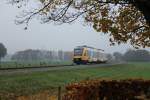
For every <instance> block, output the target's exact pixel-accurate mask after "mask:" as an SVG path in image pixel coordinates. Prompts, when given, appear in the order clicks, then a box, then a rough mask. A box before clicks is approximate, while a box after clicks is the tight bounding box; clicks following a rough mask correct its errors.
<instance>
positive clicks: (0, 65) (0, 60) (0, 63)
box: [0, 58, 1, 68]
mask: <svg viewBox="0 0 150 100" xmlns="http://www.w3.org/2000/svg"><path fill="white" fill-rule="evenodd" d="M0 68H1V58H0Z"/></svg>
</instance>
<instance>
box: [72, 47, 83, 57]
mask: <svg viewBox="0 0 150 100" xmlns="http://www.w3.org/2000/svg"><path fill="white" fill-rule="evenodd" d="M82 52H83V48H77V49H74V56H81V55H82Z"/></svg>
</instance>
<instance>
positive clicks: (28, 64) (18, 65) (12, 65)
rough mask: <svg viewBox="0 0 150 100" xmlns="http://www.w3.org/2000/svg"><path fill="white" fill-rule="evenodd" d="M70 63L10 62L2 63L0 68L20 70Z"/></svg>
mask: <svg viewBox="0 0 150 100" xmlns="http://www.w3.org/2000/svg"><path fill="white" fill-rule="evenodd" d="M70 64H72V61H46V60H45V61H10V62H2V63H1V66H0V68H21V67H35V66H41V67H42V66H52V65H70Z"/></svg>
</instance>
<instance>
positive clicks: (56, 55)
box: [11, 49, 73, 61]
mask: <svg viewBox="0 0 150 100" xmlns="http://www.w3.org/2000/svg"><path fill="white" fill-rule="evenodd" d="M72 56H73V52H72V51H62V50H58V51H51V50H33V49H27V50H24V51H18V52H16V53H15V54H13V55H12V57H11V59H12V60H15V61H43V60H47V61H66V60H71V59H72Z"/></svg>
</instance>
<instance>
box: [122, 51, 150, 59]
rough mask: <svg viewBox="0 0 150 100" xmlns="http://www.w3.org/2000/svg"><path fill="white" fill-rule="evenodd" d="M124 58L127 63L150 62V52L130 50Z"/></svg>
mask: <svg viewBox="0 0 150 100" xmlns="http://www.w3.org/2000/svg"><path fill="white" fill-rule="evenodd" d="M123 58H124V60H125V61H150V52H148V51H147V50H128V51H127V52H126V53H125V54H124V56H123Z"/></svg>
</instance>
